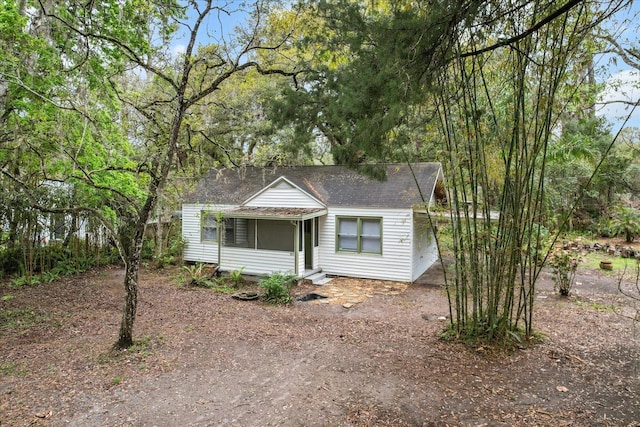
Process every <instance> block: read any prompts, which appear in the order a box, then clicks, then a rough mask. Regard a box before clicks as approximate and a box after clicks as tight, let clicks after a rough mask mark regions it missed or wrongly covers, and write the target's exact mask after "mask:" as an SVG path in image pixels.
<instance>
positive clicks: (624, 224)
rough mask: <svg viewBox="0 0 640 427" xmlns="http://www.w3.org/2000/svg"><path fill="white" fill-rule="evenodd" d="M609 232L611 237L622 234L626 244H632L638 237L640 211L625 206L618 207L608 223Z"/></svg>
mask: <svg viewBox="0 0 640 427" xmlns="http://www.w3.org/2000/svg"><path fill="white" fill-rule="evenodd" d="M609 230H610V233H611V235H612V236H617V235H619V234H624V240H625V241H626V242H627V243H631V242H633V239H634V238H635V237H636V236H637V235H640V211H639V210H637V209H633V208H628V207H626V206H621V207H619V208H618V209H617V210H616V213H615V214H614V216H613V218H611V221H610V222H609Z"/></svg>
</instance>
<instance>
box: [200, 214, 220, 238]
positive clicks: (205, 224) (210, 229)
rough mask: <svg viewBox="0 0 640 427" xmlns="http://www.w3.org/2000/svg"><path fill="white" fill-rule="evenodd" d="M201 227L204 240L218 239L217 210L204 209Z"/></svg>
mask: <svg viewBox="0 0 640 427" xmlns="http://www.w3.org/2000/svg"><path fill="white" fill-rule="evenodd" d="M201 227H202V230H201V233H200V235H201V236H202V241H203V242H216V241H218V219H217V217H216V214H215V212H208V211H202V221H201Z"/></svg>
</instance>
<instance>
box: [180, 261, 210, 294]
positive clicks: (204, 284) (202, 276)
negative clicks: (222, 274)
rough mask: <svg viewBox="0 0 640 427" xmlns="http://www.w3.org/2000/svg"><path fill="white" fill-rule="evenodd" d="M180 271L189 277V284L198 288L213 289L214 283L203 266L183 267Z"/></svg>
mask: <svg viewBox="0 0 640 427" xmlns="http://www.w3.org/2000/svg"><path fill="white" fill-rule="evenodd" d="M182 269H183V270H184V271H186V272H187V275H188V276H189V284H190V285H192V286H197V287H200V288H213V287H214V286H215V283H214V282H213V281H212V280H211V274H210V273H209V271H208V267H207V266H206V265H205V264H202V263H197V264H194V265H183V266H182Z"/></svg>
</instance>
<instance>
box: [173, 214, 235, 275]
mask: <svg viewBox="0 0 640 427" xmlns="http://www.w3.org/2000/svg"><path fill="white" fill-rule="evenodd" d="M227 208H230V206H225V205H210V204H189V205H182V238H183V239H184V241H185V247H184V252H183V256H184V260H185V261H192V262H204V263H209V264H217V263H218V244H217V243H216V242H203V241H202V238H201V235H200V233H201V231H202V229H201V217H202V211H216V210H222V209H227Z"/></svg>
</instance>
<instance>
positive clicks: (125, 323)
mask: <svg viewBox="0 0 640 427" xmlns="http://www.w3.org/2000/svg"><path fill="white" fill-rule="evenodd" d="M153 194H154V193H153V192H152V193H150V194H149V196H148V197H147V202H146V204H145V206H144V208H143V210H142V211H141V212H140V217H139V218H138V221H137V224H136V228H135V232H134V235H133V239H132V240H131V243H130V245H129V248H128V254H127V256H126V260H125V274H124V290H125V298H124V308H123V310H122V322H121V323H120V333H119V335H118V341H117V342H116V344H115V345H114V348H116V349H125V348H129V347H131V346H132V345H133V324H134V322H135V318H136V311H137V308H138V271H139V269H140V254H141V253H142V244H143V243H144V231H145V226H146V224H147V220H148V218H149V212H150V211H151V208H150V206H152V205H153V203H154V200H153V199H155V197H154V196H153Z"/></svg>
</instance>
